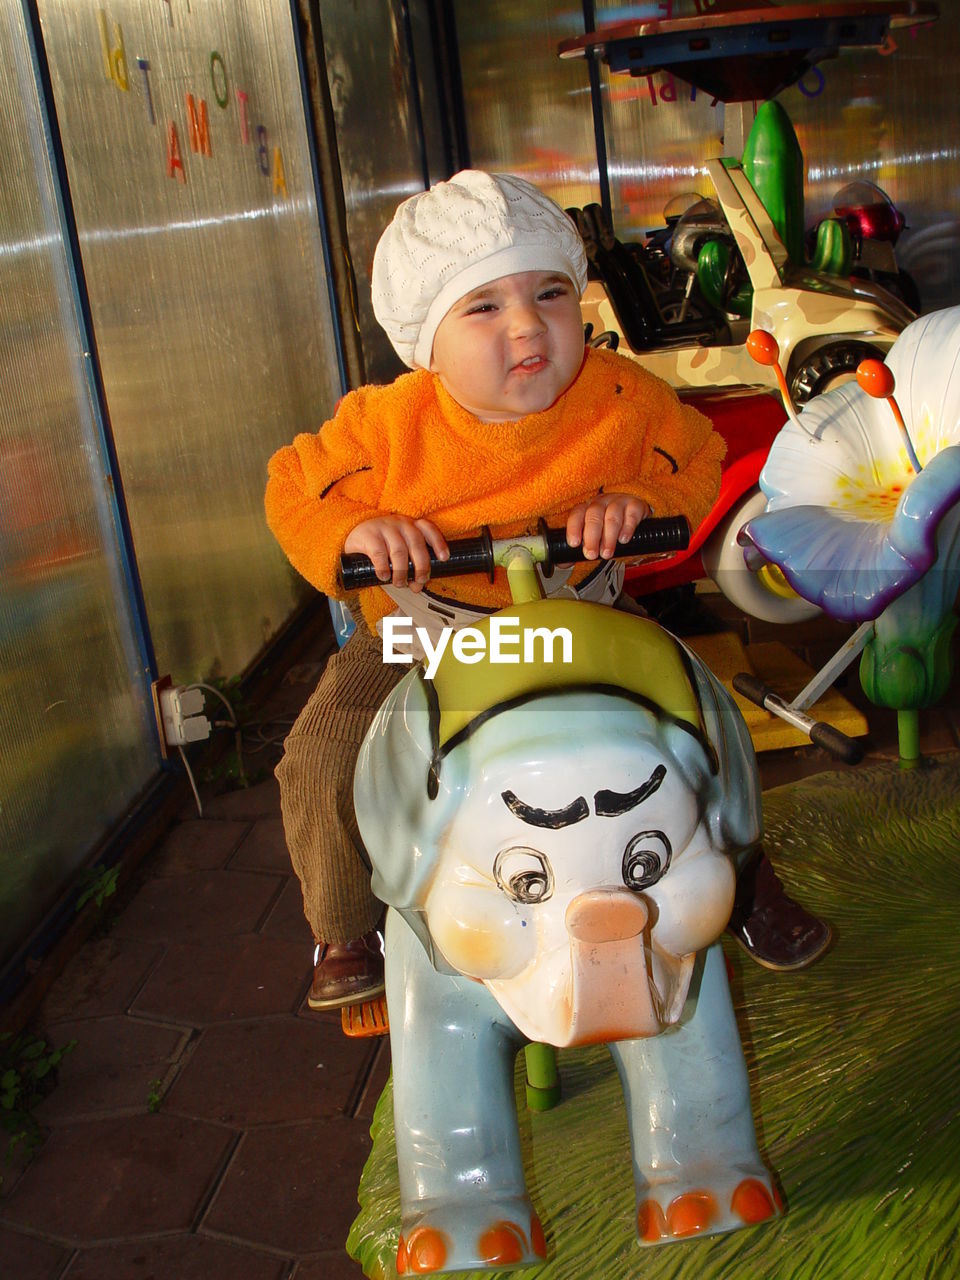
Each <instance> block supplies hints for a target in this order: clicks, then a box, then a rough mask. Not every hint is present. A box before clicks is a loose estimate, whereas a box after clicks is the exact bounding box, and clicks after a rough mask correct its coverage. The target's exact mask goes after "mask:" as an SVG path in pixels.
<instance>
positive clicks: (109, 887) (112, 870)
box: [74, 863, 120, 911]
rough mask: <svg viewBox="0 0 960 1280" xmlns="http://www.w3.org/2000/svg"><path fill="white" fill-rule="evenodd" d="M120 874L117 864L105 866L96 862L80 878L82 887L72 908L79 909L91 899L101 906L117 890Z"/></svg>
mask: <svg viewBox="0 0 960 1280" xmlns="http://www.w3.org/2000/svg"><path fill="white" fill-rule="evenodd" d="M119 875H120V867H119V865H117V866H115V867H105V866H103V865H102V864H101V863H98V864H97V865H96V866H95V867H90V869H89V870H88V871H87V872H86V873H85V874H84V876H83V878H82V879H81V882H80V883H81V884H82V886H83V889H82V891H81V893H80V897H79V898H77V905H76V907H75V908H74V909H75V910H76V911H80V910H82V909H83V907H85V906H86V905H87V903H88V902H90V901H91V900H92V901H94V902H95V903H96V904H97V906H98V907H102V906H103V904H104V902H105V901H106V900H107V898H110V897H112V896H113V895H114V894H115V893H116V892H117V877H118V876H119Z"/></svg>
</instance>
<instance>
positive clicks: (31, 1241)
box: [0, 597, 960, 1280]
mask: <svg viewBox="0 0 960 1280" xmlns="http://www.w3.org/2000/svg"><path fill="white" fill-rule="evenodd" d="M697 608H698V610H699V612H698V613H697V616H696V617H695V618H694V620H693V625H696V624H697V623H702V622H704V621H706V622H707V624H708V625H709V624H710V622H711V619H713V621H715V622H716V624H717V625H727V626H731V627H734V628H736V629H739V630H740V632H741V634H742V638H743V639H744V640H745V641H750V640H757V639H769V638H777V639H780V640H784V639H786V637H785V636H784V633H783V631H782V630H776V629H770V628H764V627H762V626H761V625H760V624H756V623H754V622H751V621H748V620H745V619H743V618H742V617H740V616H739V615H735V614H733V613H732V612H731V610H730V609H729V608H728V607H727V606H726V605H725V602H723V601H722V600H721V599H719V598H710V597H707V598H705V599H700V598H698V602H697ZM703 610H706V614H704V613H703ZM688 625H689V622H688ZM677 629H682V627H678V628H677ZM847 634H848V631H846V630H844V629H842V628H839V629H838V628H836V627H834V626H833V624H830V623H826V622H819V623H809V624H804V626H803V627H799V628H793V629H791V632H790V636H789V641H788V642H789V644H790V646H791V648H795V649H796V651H797V652H799V653H800V654H801V656H803V657H804V658H805V659H807V660H808V661H811V662H812V664H813V665H815V666H816V665H819V663H820V662H821V661H823V660H824V658H825V657H827V656H829V654H830V653H831V652H832V651H833V649H835V648H836V647H837V646H838V645H839V643H840V641H841V640H842V639H843V638H845V636H846V635H847ZM328 643H329V642H328V641H327V640H326V639H323V638H321V639H320V640H318V642H317V646H316V649H315V651H314V652H312V653H310V654H308V655H307V658H306V660H305V661H299V662H298V663H297V665H295V666H294V667H292V668H291V669H290V670H289V671H288V672H287V673H286V675H285V677H284V679H283V681H282V683H281V684H280V685H279V686H278V688H277V689H276V691H275V692H274V694H273V695H272V696H271V698H270V699H268V701H267V702H266V703H265V704H264V705H263V707H261V708H260V711H259V715H260V718H261V720H262V721H263V722H265V723H272V724H273V740H271V737H270V732H269V731H267V730H265V733H264V736H265V738H266V739H267V741H268V744H269V745H268V746H267V747H265V748H264V750H263V751H262V753H261V755H260V756H259V757H257V759H258V760H262V762H263V764H262V769H263V779H262V780H261V781H259V782H257V783H256V784H255V785H253V786H251V787H250V788H249V789H246V790H238V791H232V792H226V793H223V794H220V795H216V794H214V792H213V789H211V788H209V787H208V788H206V789H201V796H202V798H203V800H204V813H203V816H202V817H198V816H197V813H196V809H195V807H194V806H193V805H192V804H185V806H184V808H183V810H182V812H181V815H180V818H179V820H178V821H177V822H176V823H175V824H174V826H173V827H172V828H171V829H170V830H169V831H168V833H167V834H166V836H165V838H164V839H163V841H162V843H161V844H160V846H159V847H158V848H157V849H156V850H155V851H154V853H153V854H152V855H151V856H150V857H149V858H148V859H147V860H146V861H145V862H144V863H143V864H142V865H141V867H140V869H139V871H138V874H137V876H136V877H135V880H134V883H133V884H132V885H130V886H128V888H127V890H126V891H125V892H124V894H123V895H121V900H120V901H119V902H117V903H115V904H113V909H112V910H111V912H110V913H109V915H108V918H107V920H106V922H105V924H104V926H103V928H102V929H101V930H100V931H99V932H98V933H97V934H96V935H95V936H94V937H92V938H90V939H89V940H88V941H87V942H86V943H85V944H84V945H83V946H82V948H81V949H80V950H79V951H78V952H77V953H76V954H75V955H74V957H73V958H72V960H71V961H70V962H69V964H68V965H67V967H66V969H65V970H64V971H63V973H62V974H61V975H60V977H59V978H58V980H57V981H56V982H55V984H54V986H53V987H52V989H51V990H50V992H49V993H48V995H47V997H46V999H45V1000H44V1002H43V1004H42V1006H41V1007H40V1009H39V1012H38V1013H37V1015H36V1018H35V1020H34V1024H33V1027H32V1029H33V1030H34V1031H36V1032H37V1033H39V1034H42V1035H43V1036H45V1037H46V1039H47V1040H48V1041H49V1042H50V1043H51V1044H62V1043H65V1042H67V1041H69V1040H75V1041H76V1047H75V1048H74V1049H73V1050H72V1052H71V1053H70V1054H69V1055H68V1056H67V1057H66V1058H65V1059H64V1061H63V1064H62V1066H61V1069H60V1079H59V1083H58V1086H57V1087H56V1089H55V1090H54V1091H53V1092H52V1093H51V1094H50V1095H49V1096H48V1097H47V1098H46V1099H45V1100H44V1102H43V1103H42V1104H41V1106H40V1107H39V1109H38V1112H37V1118H38V1119H39V1121H40V1122H41V1124H42V1126H43V1128H44V1132H45V1139H44V1142H43V1145H42V1146H41V1147H40V1148H39V1150H38V1151H37V1153H36V1154H35V1155H34V1157H33V1158H32V1160H30V1161H29V1162H26V1161H24V1160H22V1159H21V1160H19V1161H15V1162H14V1163H13V1165H12V1166H9V1167H3V1168H0V1172H2V1173H3V1175H4V1177H3V1184H2V1186H0V1276H2V1277H3V1280H133V1278H141V1280H201V1277H202V1278H203V1280H220V1277H223V1278H224V1280H227V1278H228V1277H229V1280H357V1277H359V1276H360V1274H361V1273H360V1269H359V1268H358V1267H357V1266H356V1264H354V1263H353V1262H352V1261H351V1260H350V1259H349V1258H348V1257H347V1255H346V1253H345V1251H344V1241H345V1239H346V1235H347V1231H348V1230H349V1226H350V1223H351V1222H352V1220H353V1218H354V1216H355V1214H356V1208H357V1206H356V1188H357V1184H358V1182H359V1178H360V1173H361V1170H362V1168H363V1164H364V1161H365V1159H366V1156H367V1154H368V1151H369V1147H370V1139H369V1132H368V1131H369V1125H370V1121H371V1118H372V1114H373V1108H374V1105H375V1103H376V1100H377V1098H378V1096H379V1094H380V1091H381V1089H382V1087H383V1084H384V1082H385V1080H386V1077H387V1073H388V1070H389V1049H388V1045H387V1043H386V1042H385V1041H383V1040H349V1039H347V1038H346V1037H344V1036H343V1035H342V1033H341V1030H340V1017H339V1013H336V1012H333V1013H325V1014H316V1013H312V1012H310V1010H309V1009H308V1008H307V1007H306V1003H305V1000H306V993H307V988H308V986H309V980H310V960H311V947H312V940H311V937H310V933H309V930H308V928H307V925H306V923H305V921H304V919H303V915H302V911H301V906H300V895H299V890H298V886H297V882H296V880H295V878H294V876H293V874H292V871H291V869H290V865H289V862H288V859H287V854H286V849H285V846H284V842H283V832H282V826H281V822H280V801H279V792H278V788H277V785H276V782H275V781H274V779H273V777H272V767H273V765H274V764H275V763H276V760H277V759H278V758H279V745H278V744H279V741H280V738H281V736H282V732H283V728H284V724H285V723H289V722H290V721H292V719H293V717H294V715H295V714H296V712H297V710H298V709H299V707H300V706H301V705H302V703H303V702H304V701H305V699H306V697H307V696H308V694H309V692H310V690H311V689H312V687H313V685H314V684H315V682H316V679H317V678H318V676H319V673H320V670H321V668H322V663H323V661H324V656H325V652H326V649H327V645H328ZM845 691H846V692H847V694H848V696H850V697H851V700H854V701H857V704H858V705H861V706H862V707H863V708H864V709H865V710H866V711H867V714H868V719H869V721H870V726H871V732H870V739H869V750H870V755H872V756H875V757H876V756H879V757H884V758H891V757H895V756H896V722H895V717H894V716H893V713H890V712H878V711H877V710H876V709H875V708H871V707H869V704H867V703H866V702H865V700H863V698H862V695H860V694H859V690H858V687H857V681H856V677H855V675H853V676H852V677H851V678H850V679H848V680H847V682H846V687H845ZM958 727H960V698H958V695H957V693H956V691H954V692H953V693H952V694H951V697H950V698H949V699H948V700H947V703H946V704H945V705H944V706H943V707H941V708H938V709H937V710H936V711H935V712H930V713H927V714H926V716H925V717H924V720H923V746H924V749H925V750H926V751H928V752H931V753H932V752H942V751H945V750H955V749H957V747H958V744H960V734H958ZM249 764H250V761H249V760H248V765H249ZM834 767H837V766H835V765H834V763H833V761H832V760H831V759H830V757H828V756H826V755H825V753H823V752H822V751H820V750H818V749H817V748H814V747H812V746H809V747H802V748H797V749H791V750H787V751H780V752H775V753H769V754H766V755H764V756H761V773H762V776H763V778H764V783H765V785H766V786H772V785H777V784H779V783H782V782H787V781H790V780H792V779H796V778H800V777H803V776H805V775H807V774H810V773H816V772H821V771H823V770H824V769H830V768H834Z"/></svg>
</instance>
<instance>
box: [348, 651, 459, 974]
mask: <svg viewBox="0 0 960 1280" xmlns="http://www.w3.org/2000/svg"><path fill="white" fill-rule="evenodd" d="M432 692H433V691H432V689H428V685H427V682H426V681H425V680H424V678H423V674H422V672H421V670H420V668H419V667H414V669H413V670H412V671H411V672H410V673H409V674H408V675H406V676H404V678H403V679H402V680H401V681H400V683H399V684H398V685H397V686H396V688H395V689H393V691H392V692H391V693H390V695H389V697H388V698H387V699H386V701H385V702H384V703H383V705H382V706H381V707H380V710H379V711H378V712H377V714H376V717H375V719H374V721H373V724H372V725H371V726H370V729H369V731H368V733H367V736H366V738H364V740H363V744H362V746H361V748H360V754H359V756H358V757H357V767H356V771H355V773H354V779H353V802H354V807H355V809H356V814H357V826H358V827H359V829H360V835H361V837H362V839H363V843H364V846H365V848H366V850H367V854H368V856H369V858H370V863H371V866H372V868H373V874H372V875H371V877H370V884H371V887H372V888H373V892H374V893H375V894H376V895H377V897H378V898H379V899H380V900H381V902H386V903H387V904H388V905H389V906H391V907H394V908H395V909H396V910H397V911H399V912H400V914H401V915H402V916H403V917H404V919H405V920H406V921H407V923H408V924H409V925H410V927H411V928H412V929H413V931H414V933H415V934H416V935H417V937H418V938H419V939H420V941H421V942H422V943H423V946H424V948H425V949H426V952H427V954H428V955H429V956H430V959H431V960H432V962H433V964H434V967H435V968H437V969H440V970H441V971H442V972H448V973H452V972H453V970H452V969H450V968H449V966H448V965H447V964H446V962H445V961H444V960H443V959H442V957H441V956H440V955H439V953H437V952H436V951H435V950H434V947H433V944H432V942H431V940H430V936H429V934H428V932H427V927H426V924H425V922H424V919H423V916H422V915H421V912H420V908H421V907H422V905H423V901H424V898H425V896H426V893H427V889H428V887H429V884H430V881H431V879H432V877H433V872H434V868H435V867H436V864H437V858H438V857H439V840H440V834H441V832H442V831H443V830H444V829H445V827H446V826H447V824H448V823H449V822H450V820H451V818H452V817H453V813H454V809H455V807H456V804H457V803H458V801H459V798H460V796H459V787H457V786H456V785H451V783H452V781H453V779H452V778H451V774H452V773H453V772H454V771H452V770H451V769H449V768H447V769H445V770H444V780H443V782H442V783H440V785H439V786H437V785H436V778H435V777H434V775H433V763H434V753H435V750H436V741H437V730H436V725H437V710H436V701H435V699H433V698H432V696H431V695H432Z"/></svg>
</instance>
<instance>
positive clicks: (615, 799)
mask: <svg viewBox="0 0 960 1280" xmlns="http://www.w3.org/2000/svg"><path fill="white" fill-rule="evenodd" d="M666 776H667V770H666V767H665V766H664V765H662V764H658V765H657V767H656V768H655V769H654V771H653V773H651V775H650V777H649V778H648V779H647V780H646V782H641V784H640V786H639V787H636V788H635V789H634V790H633V791H627V792H622V791H598V792H597V794H596V795H595V796H594V797H593V803H594V807H595V808H596V811H597V816H598V817H601V818H616V817H617V816H618V815H619V814H621V813H627V812H629V810H630V809H635V808H636V807H637V805H638V804H643V802H644V800H647V799H649V797H650V796H652V795H653V793H654V792H655V791H657V790H659V788H660V783H661V782H663V780H664V778H665V777H666Z"/></svg>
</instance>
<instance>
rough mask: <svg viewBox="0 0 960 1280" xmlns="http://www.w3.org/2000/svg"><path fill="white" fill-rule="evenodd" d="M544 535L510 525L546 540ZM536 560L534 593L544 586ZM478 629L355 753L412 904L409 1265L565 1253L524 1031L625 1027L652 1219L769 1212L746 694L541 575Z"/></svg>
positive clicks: (678, 1221)
mask: <svg viewBox="0 0 960 1280" xmlns="http://www.w3.org/2000/svg"><path fill="white" fill-rule="evenodd" d="M644 523H645V524H646V525H648V526H651V528H650V529H649V530H647V531H646V532H647V533H648V534H651V533H653V532H654V530H653V528H652V526H654V525H656V524H657V523H658V522H656V521H647V522H644ZM664 523H665V522H664ZM643 527H644V526H643V525H641V530H643ZM507 545H509V544H506V543H504V544H495V546H496V547H498V548H501V549H502V548H503V547H505V546H507ZM537 545H538V540H537V539H527V540H524V545H522V546H519V547H518V546H517V545H516V544H512V550H513V551H514V552H517V553H518V554H519V556H520V559H521V560H523V558H524V557H526V558H527V564H528V566H529V565H530V563H531V547H532V548H533V554H532V559H537V558H539V559H543V558H544V555H538V553H537ZM633 546H634V544H631V545H630V546H628V547H627V548H624V550H625V551H627V552H628V553H630V551H631V550H632V553H633V554H636V550H633ZM567 550H568V552H569V548H568V549H567ZM567 558H569V559H575V558H577V553H576V551H573V552H571V553H570V554H569V555H568V557H567ZM452 559H454V567H453V568H452V570H451V571H454V572H455V571H456V567H455V564H456V562H455V558H454V557H452ZM497 562H498V563H504V559H503V558H502V557H501V559H499V560H498V561H497ZM515 562H516V557H514V562H513V563H512V564H511V562H510V560H509V558H507V559H506V563H507V566H508V571H511V573H512V576H511V585H512V586H513V587H514V597H515V599H516V598H517V597H518V596H527V597H529V596H535V595H537V594H539V592H538V589H537V587H536V586H534V587H533V588H532V589H531V588H530V585H529V583H530V581H531V580H532V581H534V582H535V581H536V579H535V575H534V573H533V571H532V568H530V569H529V577H528V580H527V584H526V586H525V587H521V588H520V589H518V587H517V585H516V584H517V583H519V582H521V581H522V574H521V575H520V576H518V575H517V574H516V573H513V572H512V570H513V569H515V567H516V563H515ZM470 630H471V631H473V632H474V633H475V634H474V635H473V636H471V643H470V645H469V646H468V645H466V644H463V645H460V646H458V648H459V651H460V654H461V656H460V657H458V656H457V652H455V651H454V646H453V645H449V646H448V648H447V650H446V651H445V652H444V655H443V657H442V659H441V660H440V662H439V664H438V665H437V666H436V670H435V672H434V678H433V679H432V680H428V679H427V678H426V675H425V672H424V669H423V667H422V666H419V665H418V666H415V667H414V668H413V669H412V670H411V671H410V672H409V673H408V674H407V675H406V676H405V677H404V679H403V680H402V681H401V682H400V683H399V684H398V686H397V687H396V689H395V690H394V691H393V692H392V693H391V694H390V696H389V697H388V698H387V700H386V702H385V703H384V704H383V706H382V707H381V708H380V710H379V712H378V713H377V716H376V719H375V720H374V723H373V725H372V727H371V729H370V732H369V734H368V735H367V738H366V740H365V742H364V744H363V747H362V749H361V753H360V757H359V760H358V764H357V772H356V781H355V801H356V811H357V820H358V824H359V828H360V832H361V835H362V837H363V840H364V843H365V846H366V848H367V851H368V853H369V857H370V861H371V864H372V867H373V878H372V883H373V888H374V891H375V892H376V893H377V895H378V896H379V897H380V898H381V899H382V900H383V901H385V902H386V903H387V904H388V905H389V907H390V910H389V912H388V915H387V925H386V942H385V951H386V983H387V1004H388V1009H389V1020H390V1047H391V1054H392V1060H393V1088H394V1128H395V1135H396V1146H397V1160H398V1166H399V1177H400V1199H401V1210H402V1224H401V1235H400V1241H399V1246H398V1251H397V1271H398V1273H399V1274H401V1275H403V1274H425V1273H433V1272H438V1271H457V1270H474V1269H483V1268H494V1267H510V1266H529V1265H531V1264H536V1263H537V1262H539V1261H542V1260H543V1259H544V1258H545V1257H546V1247H545V1242H544V1233H543V1229H542V1227H541V1224H540V1222H539V1220H538V1218H537V1215H536V1213H535V1211H534V1209H533V1206H532V1204H531V1201H530V1199H529V1196H528V1194H527V1189H526V1184H525V1180H524V1173H523V1168H522V1163H521V1157H520V1141H519V1136H518V1129H517V1113H516V1104H515V1098H514V1058H515V1055H516V1053H517V1051H518V1049H519V1048H520V1047H521V1046H523V1045H524V1044H525V1043H526V1042H534V1043H537V1042H539V1043H544V1044H548V1045H554V1046H558V1047H564V1046H575V1045H592V1044H597V1043H599V1042H605V1043H606V1044H608V1046H609V1049H610V1052H611V1054H612V1056H613V1058H614V1060H615V1062H616V1065H617V1068H618V1071H619V1074H620V1078H621V1082H622V1086H623V1092H624V1098H625V1102H626V1108H627V1114H628V1124H629V1130H630V1140H631V1146H632V1155H633V1170H634V1179H635V1186H636V1224H637V1231H638V1236H639V1239H640V1242H641V1244H645V1245H649V1244H656V1243H661V1242H668V1241H674V1240H679V1239H683V1238H686V1237H691V1236H697V1235H704V1234H709V1233H713V1232H720V1231H729V1230H733V1229H735V1228H737V1227H741V1226H744V1225H745V1224H751V1223H757V1222H761V1221H763V1220H765V1219H767V1218H770V1217H773V1216H774V1215H776V1214H778V1213H779V1212H780V1211H781V1202H780V1199H779V1196H778V1193H777V1190H776V1188H775V1186H774V1184H773V1181H772V1178H771V1174H770V1172H769V1171H768V1169H767V1168H766V1167H765V1166H764V1164H763V1162H762V1160H761V1158H760V1155H759V1152H758V1149H757V1143H756V1136H755V1132H754V1124H753V1119H752V1114H751V1108H750V1094H749V1085H748V1080H747V1071H746V1066H745V1062H744V1058H743V1052H742V1049H741V1044H740V1038H739V1033H738V1030H737V1025H736V1022H735V1019H734V1014H733V1008H732V1004H731V999H730V993H729V989H728V986H727V977H726V970H725V965H724V960H723V955H722V952H721V950H720V947H719V944H718V943H717V939H718V938H719V936H720V934H721V932H722V930H723V928H724V926H725V925H726V922H727V919H728V917H729V915H730V911H731V908H732V905H733V896H734V885H735V865H734V864H735V860H736V859H737V858H738V856H740V855H741V854H742V853H744V852H745V851H747V850H748V849H749V848H750V847H751V846H753V845H754V844H755V843H756V842H757V841H758V840H759V837H760V831H761V815H760V788H759V781H758V775H757V770H756V762H755V758H754V754H753V748H752V745H751V742H750V738H749V734H748V732H747V729H746V726H745V724H744V723H743V720H742V718H741V716H740V713H739V712H738V710H737V709H736V707H735V705H734V703H733V701H732V699H731V698H730V697H729V695H728V694H727V693H726V691H725V690H724V689H723V687H722V686H721V685H720V684H719V682H718V681H717V680H716V679H715V678H714V677H713V676H712V675H711V674H710V672H709V671H708V670H707V669H706V668H705V667H704V666H703V664H702V663H701V662H700V661H699V660H698V659H697V658H696V657H695V656H694V655H693V654H691V653H690V652H689V651H688V650H687V649H685V648H684V647H683V646H682V645H681V644H680V643H679V642H678V641H677V640H676V639H674V638H673V637H672V636H671V635H669V634H668V633H667V632H666V631H664V630H663V629H662V628H661V627H660V626H659V625H658V624H656V623H654V622H653V621H651V620H649V619H647V618H644V617H640V616H636V615H634V614H630V613H627V612H621V611H620V610H617V609H611V608H608V607H605V606H603V605H599V604H587V603H584V602H582V601H577V600H572V599H557V598H553V599H529V598H527V599H524V600H522V602H521V603H518V604H515V605H514V606H511V607H510V608H508V609H506V610H503V611H502V612H501V613H500V614H494V615H492V616H491V617H490V618H488V619H487V620H485V621H484V622H483V623H481V624H480V625H479V626H477V627H476V628H471V629H470ZM459 634H463V633H459ZM503 636H516V637H517V639H516V643H515V644H513V645H512V646H511V645H510V644H507V645H503V644H499V645H498V643H497V640H498V637H500V638H501V639H502V638H503ZM531 638H532V639H531ZM528 641H529V647H528ZM498 651H499V654H500V660H499V661H498V660H497V654H498ZM511 652H512V656H505V655H509V654H510V653H511ZM523 657H526V658H527V659H528V660H526V661H523V660H521V659H522V658H523Z"/></svg>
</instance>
